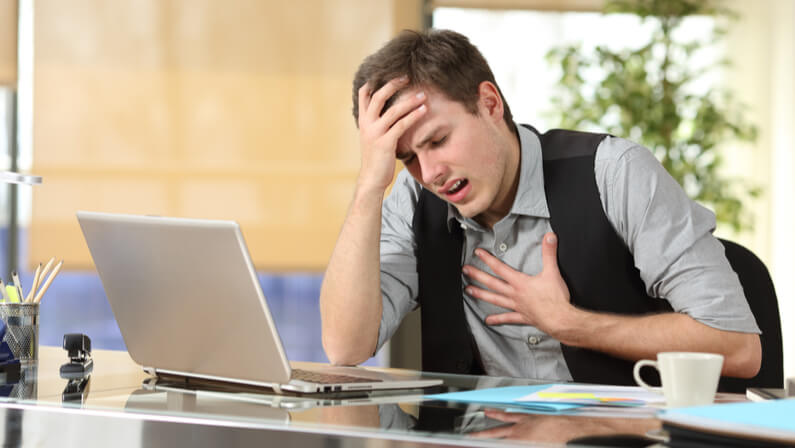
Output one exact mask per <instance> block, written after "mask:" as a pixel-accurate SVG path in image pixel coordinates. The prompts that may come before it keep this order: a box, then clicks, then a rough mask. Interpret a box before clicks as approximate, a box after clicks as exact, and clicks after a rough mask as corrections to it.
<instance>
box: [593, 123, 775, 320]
mask: <svg viewBox="0 0 795 448" xmlns="http://www.w3.org/2000/svg"><path fill="white" fill-rule="evenodd" d="M594 169H595V174H596V182H597V185H598V188H599V194H600V197H601V200H602V206H603V208H604V210H605V213H606V214H607V217H608V220H609V221H610V222H611V224H612V225H613V228H614V229H615V230H616V232H617V233H618V234H619V236H620V237H621V238H622V239H623V240H624V243H625V244H626V245H627V247H628V248H629V250H630V252H632V254H633V257H634V260H635V266H636V267H637V268H638V270H639V271H640V275H641V278H642V280H643V282H644V284H645V285H646V290H647V293H648V294H649V295H650V296H653V297H659V298H665V299H667V300H668V301H669V302H670V303H671V306H672V307H673V309H674V310H675V311H677V312H682V313H685V314H687V315H689V316H691V317H692V318H694V319H696V320H698V321H699V322H701V323H703V324H706V325H709V326H710V327H713V328H717V329H720V330H729V331H739V332H745V333H757V334H758V333H761V332H760V330H759V327H758V326H757V324H756V320H755V319H754V316H753V314H752V313H751V310H750V307H749V306H748V302H747V300H746V298H745V295H744V293H743V289H742V286H741V285H740V280H739V278H738V277H737V274H736V273H735V272H734V271H733V270H732V268H731V265H730V264H729V262H728V260H727V259H726V255H725V250H724V248H723V245H722V244H721V243H720V241H718V240H717V238H715V237H714V236H713V235H712V232H713V231H714V230H715V215H714V214H713V213H712V212H711V211H710V210H708V209H706V208H704V207H702V206H701V205H699V204H697V203H696V202H695V201H693V200H691V199H690V198H688V197H687V195H686V194H685V192H684V190H683V189H682V188H681V187H680V186H679V184H678V183H677V182H676V181H675V180H674V179H673V178H672V177H671V176H670V175H669V174H668V172H667V171H665V169H664V168H663V166H662V165H661V164H660V163H659V162H658V161H657V159H656V158H655V157H654V155H653V154H652V153H651V151H649V150H648V149H646V148H644V147H643V146H640V145H638V144H636V143H633V142H630V141H628V140H624V139H620V138H615V137H607V138H605V140H603V141H602V143H600V145H599V147H598V148H597V155H596V161H595V163H594Z"/></svg>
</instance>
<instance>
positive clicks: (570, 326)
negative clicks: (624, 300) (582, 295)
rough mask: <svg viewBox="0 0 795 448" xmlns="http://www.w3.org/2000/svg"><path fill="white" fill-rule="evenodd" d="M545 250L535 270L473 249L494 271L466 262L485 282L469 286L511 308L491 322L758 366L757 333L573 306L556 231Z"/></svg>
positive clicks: (609, 349)
mask: <svg viewBox="0 0 795 448" xmlns="http://www.w3.org/2000/svg"><path fill="white" fill-rule="evenodd" d="M542 253H543V255H542V257H543V265H544V267H543V270H542V271H541V272H540V273H539V274H538V275H535V276H532V275H528V274H525V273H523V272H519V271H516V270H514V269H513V268H511V267H510V266H508V265H506V264H505V263H503V262H502V261H500V260H499V259H497V258H496V257H494V256H493V255H491V254H489V253H488V252H486V251H485V250H483V249H477V250H476V251H475V254H476V255H477V256H478V257H479V258H481V259H482V260H483V262H484V263H486V265H487V266H488V267H489V268H490V269H491V270H492V272H494V274H495V275H491V274H489V273H486V272H484V271H481V270H479V269H477V268H475V267H473V266H469V265H467V266H464V268H463V269H464V273H465V274H466V275H468V276H469V277H471V278H472V279H473V280H475V281H477V282H480V283H481V284H483V285H484V286H485V287H486V288H485V289H484V288H478V287H475V286H469V287H467V293H468V294H470V295H472V296H473V297H476V298H478V299H481V300H485V301H487V302H489V303H492V304H494V305H497V306H500V307H503V308H507V309H509V310H513V311H512V312H508V313H502V314H495V315H491V316H489V317H488V318H487V319H486V323H487V324H489V325H500V324H525V325H533V326H535V327H536V328H538V329H540V330H541V331H543V332H545V333H547V334H548V335H550V336H552V337H553V338H555V339H557V340H559V341H561V342H562V343H564V344H567V345H571V346H576V347H583V348H588V349H593V350H598V351H601V352H605V353H608V354H611V355H613V356H616V357H620V358H624V359H629V360H638V359H644V358H651V359H654V358H655V357H656V355H657V353H658V352H661V351H704V352H711V353H720V354H722V355H723V356H724V364H723V374H724V375H728V376H736V377H743V378H750V377H753V376H754V375H756V373H757V372H758V371H759V367H760V365H761V359H762V354H761V353H762V352H761V344H760V341H759V336H758V335H756V334H751V333H740V332H734V331H724V330H718V329H715V328H712V327H709V326H707V325H704V324H702V323H700V322H698V321H696V320H695V319H693V318H691V317H689V316H687V315H684V314H680V313H662V314H655V315H648V316H619V315H612V314H607V313H598V312H592V311H585V310H581V309H578V308H576V307H574V306H573V305H572V304H571V303H570V296H569V290H568V287H567V286H566V283H565V282H564V280H563V278H562V276H561V275H560V271H559V269H558V264H557V238H556V236H555V235H554V234H553V233H548V234H546V235H545V236H544V242H543V248H542Z"/></svg>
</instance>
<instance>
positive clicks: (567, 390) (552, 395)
mask: <svg viewBox="0 0 795 448" xmlns="http://www.w3.org/2000/svg"><path fill="white" fill-rule="evenodd" d="M516 401H518V402H533V403H538V402H555V403H569V404H580V405H584V406H645V405H649V404H656V403H665V398H664V397H663V396H662V395H660V394H656V393H653V392H649V391H647V390H646V389H644V388H642V387H630V386H599V385H582V384H553V385H551V386H548V387H546V388H544V389H540V390H538V391H536V392H533V393H531V394H528V395H525V396H523V397H520V398H518V399H517V400H516Z"/></svg>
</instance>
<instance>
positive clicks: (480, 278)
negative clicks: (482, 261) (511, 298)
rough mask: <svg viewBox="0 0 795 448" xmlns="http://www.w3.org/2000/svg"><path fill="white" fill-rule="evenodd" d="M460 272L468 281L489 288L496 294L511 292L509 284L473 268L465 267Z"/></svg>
mask: <svg viewBox="0 0 795 448" xmlns="http://www.w3.org/2000/svg"><path fill="white" fill-rule="evenodd" d="M461 270H462V271H463V272H464V275H466V276H467V277H469V278H470V279H472V280H474V281H476V282H478V283H480V284H481V285H483V286H485V287H486V288H489V289H490V290H492V291H494V292H496V293H498V294H502V295H508V294H511V293H512V292H513V288H512V287H511V285H510V284H508V282H506V281H504V280H502V279H500V278H497V277H495V276H493V275H491V274H489V273H487V272H484V271H481V270H480V269H478V268H476V267H474V266H470V265H466V266H464V267H463V268H461Z"/></svg>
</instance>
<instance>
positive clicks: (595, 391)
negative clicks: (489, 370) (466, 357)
mask: <svg viewBox="0 0 795 448" xmlns="http://www.w3.org/2000/svg"><path fill="white" fill-rule="evenodd" d="M425 398H427V399H436V400H449V401H462V402H467V403H484V404H495V405H501V406H509V407H512V408H516V409H517V410H524V411H532V412H545V413H557V412H563V411H572V410H580V409H582V408H589V409H592V408H595V407H608V408H612V409H616V410H617V409H621V408H639V407H648V406H656V405H659V407H661V406H662V404H663V403H664V401H665V400H664V398H663V397H662V395H658V394H654V393H651V392H647V391H646V390H645V389H643V388H640V387H625V386H598V385H586V384H542V385H534V386H510V387H495V388H489V389H477V390H471V391H465V392H450V393H444V394H433V395H426V396H425Z"/></svg>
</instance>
